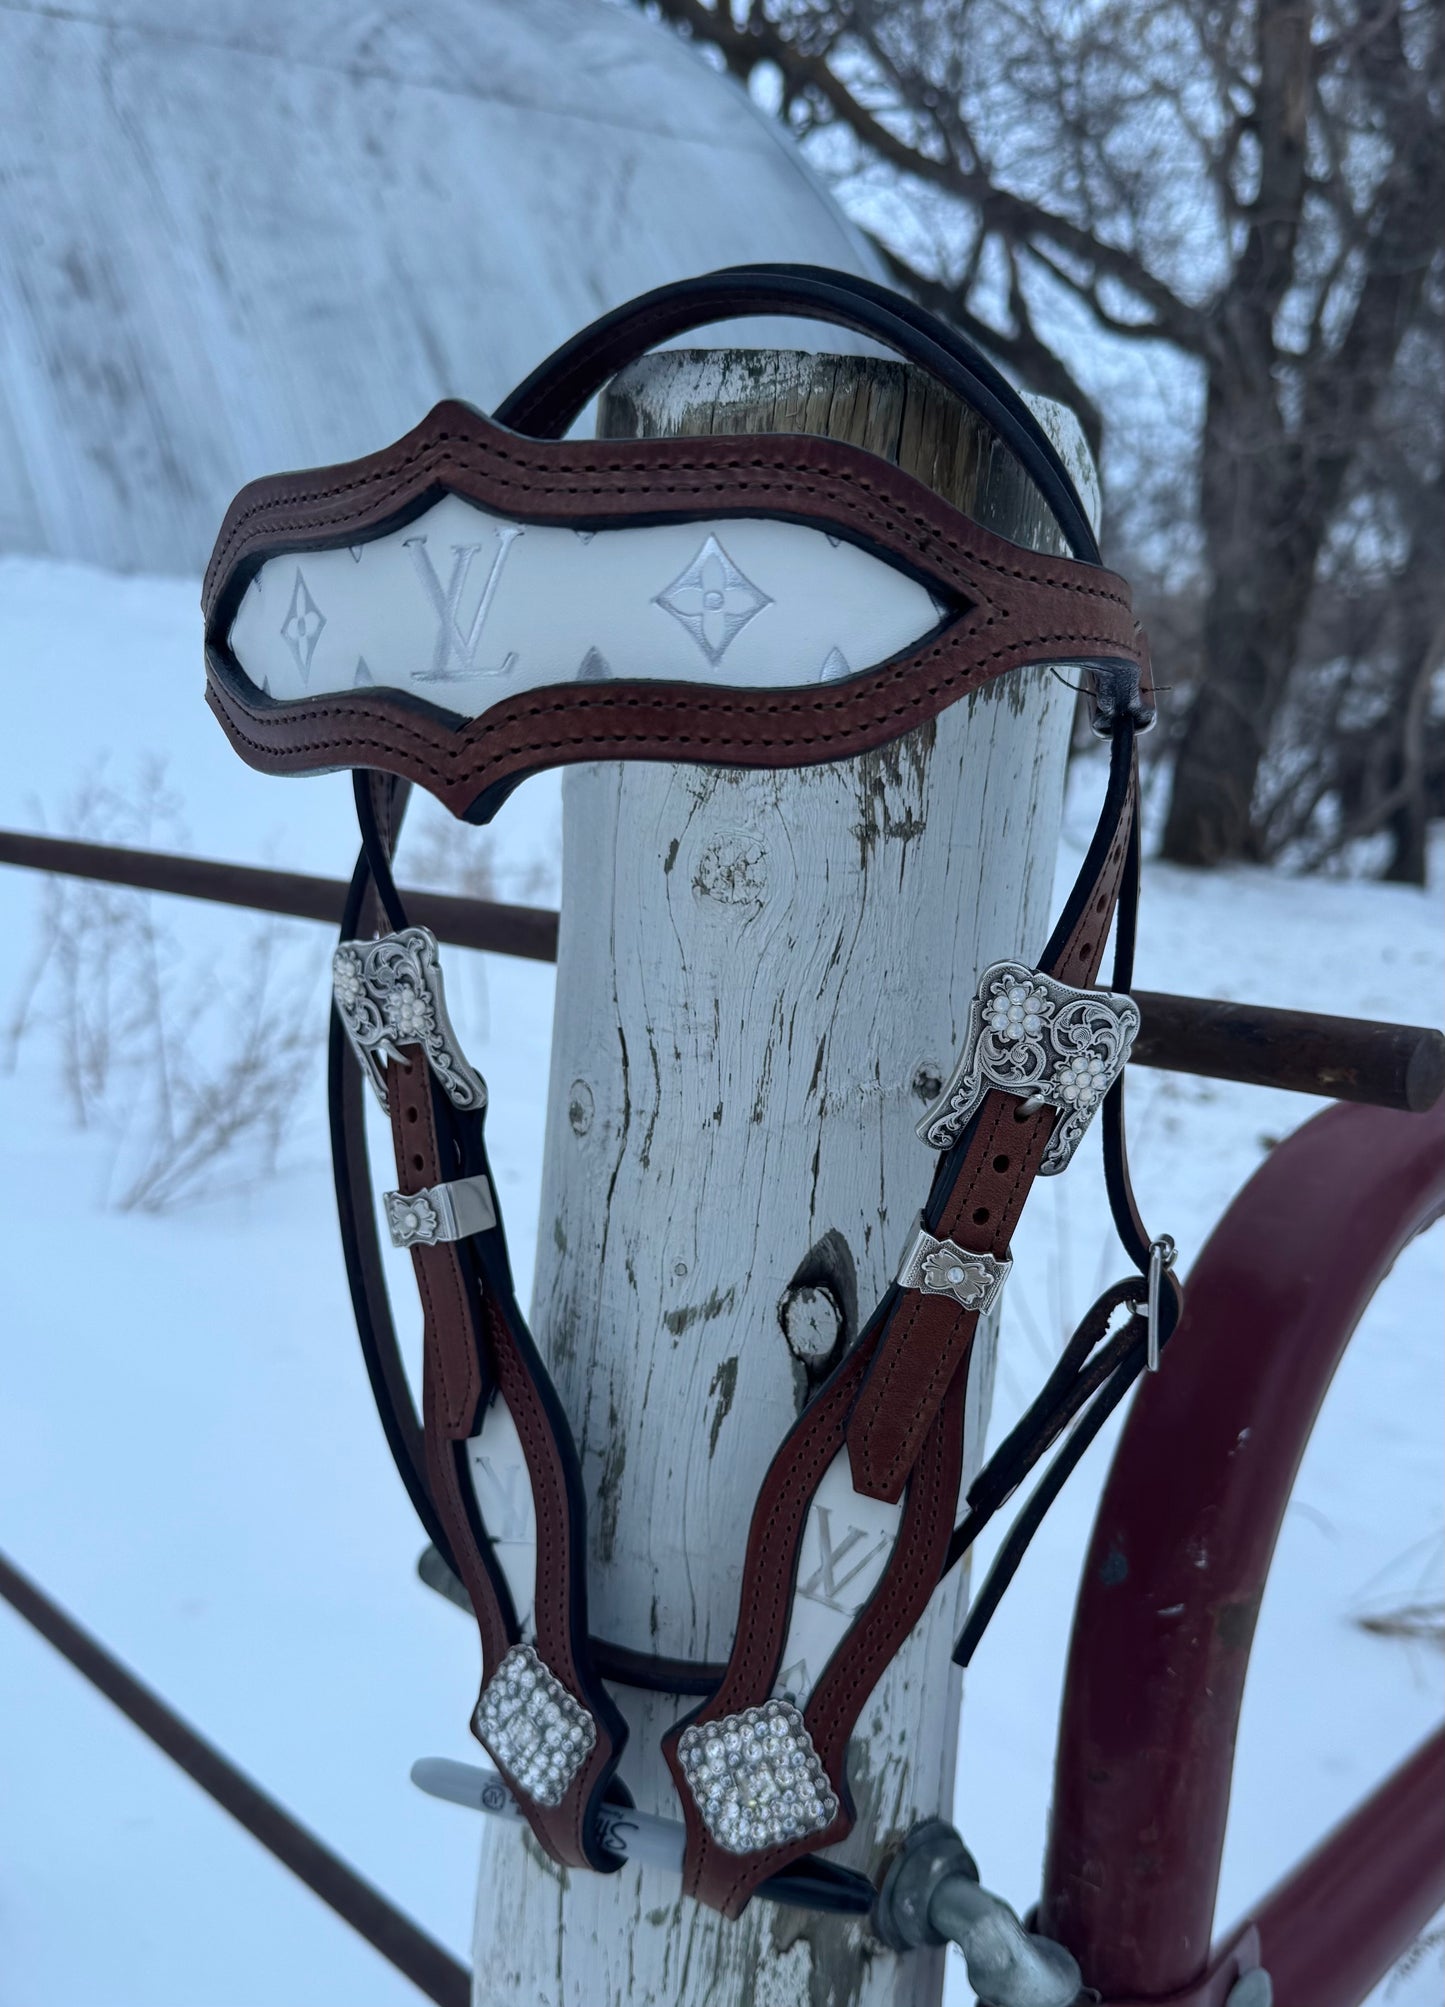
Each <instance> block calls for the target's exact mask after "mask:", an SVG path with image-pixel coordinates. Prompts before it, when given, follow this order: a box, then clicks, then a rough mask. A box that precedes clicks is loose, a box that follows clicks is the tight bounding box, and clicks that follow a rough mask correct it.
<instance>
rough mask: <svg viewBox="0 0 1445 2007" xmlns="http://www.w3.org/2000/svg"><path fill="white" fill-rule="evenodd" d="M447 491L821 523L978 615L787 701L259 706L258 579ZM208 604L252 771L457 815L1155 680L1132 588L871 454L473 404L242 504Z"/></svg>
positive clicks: (218, 691)
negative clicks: (250, 642)
mask: <svg viewBox="0 0 1445 2007" xmlns="http://www.w3.org/2000/svg"><path fill="white" fill-rule="evenodd" d="M438 485H445V486H446V487H448V488H450V489H451V490H453V491H454V492H456V493H458V494H461V495H464V496H466V497H467V498H468V499H472V500H476V501H478V502H480V503H482V504H483V505H490V506H492V507H494V508H498V509H505V510H506V512H507V513H509V514H510V515H512V516H514V517H518V518H523V519H530V520H537V521H551V522H556V521H563V522H565V521H569V520H571V521H581V520H586V521H587V522H589V523H597V522H601V521H607V520H613V519H617V520H629V521H630V520H635V519H636V518H637V517H638V516H639V515H645V516H646V517H648V518H649V519H651V520H658V519H662V518H665V517H668V516H673V517H676V516H683V517H695V516H696V515H697V514H698V513H699V511H704V512H706V513H707V514H709V515H718V514H723V515H726V514H728V513H734V514H737V513H751V514H763V515H766V514H775V515H780V516H784V517H787V518H790V519H794V520H806V521H809V522H813V523H815V524H817V525H819V526H820V527H822V528H824V529H826V530H842V531H846V532H851V533H852V534H854V535H855V536H858V537H859V538H861V539H862V540H863V541H865V542H867V543H868V544H870V545H871V546H872V547H874V548H876V549H877V550H878V551H879V552H880V554H882V555H883V556H885V557H889V556H891V557H892V558H893V559H895V560H901V561H902V562H903V563H904V564H905V565H906V566H908V567H909V568H910V569H912V570H914V571H922V572H923V573H925V574H926V575H927V576H928V578H929V579H930V581H931V582H932V583H934V584H936V585H937V586H938V587H940V588H941V589H942V590H943V591H944V592H945V594H948V595H950V596H951V597H953V598H954V599H956V600H960V601H962V602H963V605H964V609H965V610H964V611H963V612H962V613H961V615H960V617H958V618H956V619H955V620H953V621H952V622H951V623H950V624H949V625H948V627H946V628H945V629H944V630H943V632H942V633H941V634H935V635H934V636H933V637H932V638H931V639H929V640H928V641H927V642H925V643H924V644H922V645H920V646H919V647H918V648H916V649H912V650H909V651H907V652H905V653H904V654H903V655H901V656H899V657H897V658H895V659H894V660H893V661H892V662H891V663H889V664H886V665H883V666H880V667H879V668H877V669H876V670H874V671H873V672H872V673H871V674H869V675H868V676H867V677H862V678H857V679H852V681H851V683H849V682H845V683H840V684H831V685H826V686H811V687H809V688H808V689H806V690H799V691H792V692H781V691H759V690H728V689H725V688H719V689H710V688H706V687H703V686H700V685H698V684H695V683H679V684H669V683H660V682H653V681H641V680H637V679H633V680H628V679H626V678H617V679H615V680H613V681H612V682H609V683H608V684H607V685H605V686H602V687H598V686H594V685H577V684H572V683H569V684H564V685H558V686H553V687H551V688H547V689H542V690H534V691H528V692H523V693H520V694H518V695H516V696H514V697H512V698H509V699H507V700H506V701H504V702H503V703H501V704H498V705H497V706H496V707H495V709H494V710H492V711H489V712H487V713H485V714H484V715H483V717H481V718H476V719H468V720H466V721H464V722H463V723H461V724H458V723H457V722H456V721H454V720H453V719H451V718H449V717H448V716H446V715H445V714H441V713H437V712H433V711H431V710H430V709H424V708H422V707H421V706H419V705H418V704H417V703H415V702H414V701H412V700H409V699H408V698H407V697H406V696H405V695H404V694H387V693H383V692H378V691H375V690H370V691H366V692H345V693H339V694H333V695H330V696H327V697H318V698H315V699H310V700H301V701H297V702H294V703H288V704H286V705H284V706H280V705H272V704H270V703H269V702H262V701H256V700H254V699H253V698H252V697H251V696H250V695H249V694H248V688H249V686H248V685H247V684H246V682H245V679H244V677H242V676H241V674H240V673H239V671H238V670H237V668H236V666H235V665H234V663H233V662H232V660H231V658H230V656H229V653H228V650H227V647H226V641H225V635H224V633H223V632H222V631H221V630H222V628H223V626H224V625H225V624H226V622H227V620H228V617H229V605H230V601H231V598H232V597H233V594H234V588H235V583H236V581H237V579H238V578H239V577H240V576H241V575H242V573H243V571H244V572H245V575H247V576H248V575H249V572H248V571H245V568H246V567H247V566H253V565H254V563H255V562H257V561H259V559H260V557H262V556H264V555H271V554H273V553H275V552H277V551H279V550H284V549H293V548H314V547H315V546H316V544H317V543H318V541H321V542H327V543H333V542H338V541H342V540H344V539H346V538H348V537H349V538H352V539H355V538H356V537H357V536H358V535H360V534H362V533H364V532H365V531H366V530H367V529H376V528H378V527H380V526H383V525H386V524H388V523H389V522H390V521H392V520H393V519H394V518H395V517H396V516H397V514H398V512H399V511H402V510H404V509H405V508H406V507H407V506H408V505H409V504H410V503H413V502H415V501H416V499H417V498H418V497H426V496H430V495H432V494H434V493H435V491H436V489H437V487H438ZM203 605H204V607H205V610H206V616H207V624H208V645H207V671H208V676H207V682H208V689H207V698H208V701H209V702H210V704H211V708H212V709H213V710H214V711H215V712H216V715H217V716H218V718H219V719H220V721H221V723H222V724H223V726H224V727H225V728H226V730H227V732H228V734H229V736H230V737H231V739H232V742H233V743H234V744H235V746H236V749H237V751H238V752H239V753H240V754H241V756H242V757H243V758H245V759H246V760H248V761H249V762H250V764H252V765H253V766H260V767H263V768H265V769H267V770H271V771H288V770H304V769H307V768H314V767H316V766H317V765H353V766H368V765H369V766H380V767H385V768H387V769H388V770H389V771H396V772H401V773H405V774H406V775H407V776H408V777H409V778H412V779H416V780H419V781H420V782H421V783H422V784H423V785H424V786H426V787H428V788H429V789H430V790H431V791H432V792H433V793H434V794H436V795H437V796H438V797H439V798H440V799H441V800H443V801H444V802H445V803H446V805H447V806H448V807H450V808H452V809H453V811H454V812H455V813H458V814H461V813H463V812H464V811H465V810H466V808H467V807H468V806H469V805H470V803H471V802H472V801H473V800H475V798H476V797H477V795H478V794H480V793H481V792H483V791H484V790H485V789H487V788H490V787H492V786H494V785H495V784H497V783H498V782H499V781H502V780H505V779H507V778H509V777H512V776H514V775H520V774H521V773H524V772H527V771H530V770H531V769H532V768H534V767H536V766H538V765H548V764H558V763H563V762H566V761H569V760H578V759H585V758H595V757H597V756H598V754H599V753H605V752H607V751H608V750H609V749H612V750H616V751H618V752H622V751H627V752H630V753H632V754H633V755H634V756H635V757H639V758H658V759H665V758H669V757H671V758H692V759H699V760H719V761H724V762H728V763H736V764H751V765H764V766H773V765H785V764H801V763H805V762H810V761H818V760H823V759H833V758H841V757H846V756H848V755H850V754H852V753H856V752H862V751H865V750H868V749H870V748H872V747H874V746H876V745H879V744H881V743H883V742H885V741H886V740H887V739H890V738H893V737H896V736H898V735H899V734H900V733H902V732H904V731H906V730H908V729H909V728H910V727H911V726H912V725H914V724H917V723H919V722H921V721H922V720H923V719H925V718H927V717H930V716H933V715H936V714H937V712H938V711H940V710H941V709H943V708H944V706H945V705H946V704H949V703H952V702H955V701H956V700H957V699H958V698H960V697H962V696H964V695H966V694H968V693H969V692H970V691H971V690H974V689H977V688H978V687H980V686H981V685H982V684H983V683H985V682H987V681H989V680H990V679H991V678H993V677H995V676H998V675H1001V674H1003V673H1005V672H1006V671H1008V670H1011V669H1014V668H1019V667H1022V666H1023V665H1025V664H1026V663H1029V662H1036V661H1040V660H1048V659H1059V660H1062V659H1066V658H1067V659H1072V660H1077V659H1082V658H1086V657H1089V656H1093V655H1105V656H1112V657H1122V658H1124V659H1127V660H1129V661H1131V662H1133V663H1134V664H1135V665H1136V667H1137V668H1138V669H1139V672H1140V676H1141V679H1142V678H1143V677H1144V676H1145V675H1146V674H1147V670H1146V653H1147V651H1146V650H1145V649H1144V648H1143V646H1142V637H1141V634H1140V630H1139V629H1138V627H1137V624H1136V623H1135V621H1134V618H1133V614H1132V611H1131V608H1130V601H1129V591H1128V587H1127V585H1126V584H1125V583H1124V581H1123V580H1122V579H1119V578H1117V577H1116V576H1115V575H1114V574H1112V573H1109V572H1104V571H1102V570H1100V569H1099V568H1097V567H1095V566H1090V565H1083V564H1077V563H1074V562H1073V561H1071V560H1069V559H1062V558H1050V557H1044V556H1042V555H1040V554H1038V553H1035V552H1032V551H1027V550H1024V549H1022V548H1021V547H1020V546H1018V545H1014V544H1010V543H1008V542H1007V541H1005V540H1004V539H1003V538H1001V537H998V536H995V535H994V534H993V533H992V532H990V531H987V530H985V529H983V528H982V527H981V526H979V525H978V524H975V523H973V522H971V521H970V520H969V519H968V518H967V517H965V516H963V515H962V514H960V513H959V512H958V511H957V510H954V509H952V508H951V507H950V506H949V505H948V504H947V503H946V502H944V501H943V500H942V499H941V498H940V497H938V496H936V495H934V494H933V493H932V491H931V490H929V489H927V488H925V487H924V486H923V485H922V484H921V483H920V482H917V481H915V480H914V479H912V477H910V476H909V475H907V474H904V473H902V472H901V471H900V470H899V469H897V468H894V467H892V466H890V465H888V464H887V463H886V462H884V461H882V460H879V459H877V458H876V457H875V456H873V455H871V454H868V453H865V452H863V451H862V450H861V449H859V448H856V447H853V446H849V445H846V444H844V443H842V442H840V441H834V440H828V439H824V438H820V437H798V438H792V437H787V438H782V437H770V436H764V437H761V438H748V439H746V440H741V439H728V438H716V439H706V440H697V439H679V440H657V439H653V440H638V441H613V442H606V443H605V444H603V443H599V442H586V441H563V442H560V443H557V442H534V441H527V440H523V439H520V438H519V437H517V435H514V434H511V433H508V432H505V431H503V430H502V429H501V428H499V427H497V426H494V425H493V424H491V422H490V421H489V420H487V419H485V418H483V417H482V416H481V415H480V414H479V413H475V412H472V411H470V410H469V409H468V408H467V407H466V406H464V405H457V404H442V405H439V406H438V407H437V408H436V410H435V411H434V412H433V413H432V414H431V415H430V417H429V418H428V419H426V420H424V421H423V423H422V425H420V426H419V427H418V428H417V429H416V431H415V432H413V433H411V434H408V435H407V437H406V438H405V439H403V440H400V441H398V442H397V444H396V445H395V446H394V447H390V448H387V449H384V450H383V452H381V453H379V454H374V455H372V456H370V458H369V459H366V460H362V461H357V462H354V463H352V464H351V465H350V466H345V467H338V468H330V469H322V470H318V471H317V472H315V473H312V474H304V475H284V476H279V477H275V478H273V479H271V480H268V481H263V482H257V483H253V484H252V485H251V487H249V488H246V489H243V490H242V492H241V494H240V495H238V496H237V498H236V500H235V502H233V503H232V506H231V510H230V511H229V512H228V515H227V519H226V522H225V524H224V525H223V527H222V531H221V535H220V538H219V540H218V542H217V545H216V550H215V553H214V554H213V557H212V561H211V565H210V567H209V568H208V571H207V580H206V587H205V592H204V594H203Z"/></svg>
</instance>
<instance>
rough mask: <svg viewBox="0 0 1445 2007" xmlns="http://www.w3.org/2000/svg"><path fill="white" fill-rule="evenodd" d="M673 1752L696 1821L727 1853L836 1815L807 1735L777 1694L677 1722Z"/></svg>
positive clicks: (748, 1850)
mask: <svg viewBox="0 0 1445 2007" xmlns="http://www.w3.org/2000/svg"><path fill="white" fill-rule="evenodd" d="M677 1758H678V1762H679V1763H680V1764H681V1766H682V1774H683V1776H684V1777H685V1778H686V1779H687V1785H688V1789H689V1790H690V1791H691V1793H692V1795H693V1798H694V1800H695V1802H696V1804H697V1809H698V1811H699V1812H700V1813H701V1814H702V1822H703V1824H704V1825H705V1826H706V1827H707V1829H708V1831H709V1833H711V1835H712V1837H713V1838H714V1839H715V1840H716V1841H717V1843H718V1845H719V1846H720V1847H722V1848H724V1849H725V1850H726V1851H727V1852H728V1853H730V1854H761V1853H766V1852H767V1850H768V1849H769V1848H770V1847H779V1846H783V1845H784V1844H785V1843H786V1842H787V1841H789V1840H801V1839H804V1838H805V1837H806V1836H807V1835H808V1834H809V1833H821V1832H822V1831H824V1829H825V1828H826V1827H828V1826H831V1825H832V1823H833V1821H834V1820H835V1819H836V1818H837V1816H838V1800H837V1798H836V1797H835V1796H834V1795H833V1790H832V1787H831V1786H830V1785H829V1783H828V1779H827V1776H826V1775H825V1774H824V1770H823V1765H822V1763H821V1762H820V1760H819V1757H818V1752H817V1750H816V1749H815V1748H814V1747H813V1738H812V1736H811V1735H809V1733H808V1731H807V1728H806V1726H805V1725H804V1722H803V1717H802V1715H801V1714H799V1712H798V1710H797V1708H795V1707H793V1706H791V1705H790V1704H789V1703H788V1702H787V1701H785V1700H770V1701H767V1702H765V1703H764V1705H763V1706H762V1707H749V1708H745V1709H744V1711H743V1712H742V1713H741V1714H725V1715H722V1716H721V1717H720V1718H719V1719H718V1720H717V1721H709V1722H706V1723H704V1724H703V1725H702V1726H701V1727H698V1726H694V1727H692V1728H685V1729H684V1730H683V1732H682V1734H681V1736H680V1737H679V1738H678V1744H677Z"/></svg>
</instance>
